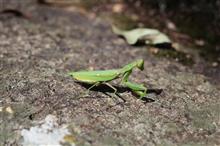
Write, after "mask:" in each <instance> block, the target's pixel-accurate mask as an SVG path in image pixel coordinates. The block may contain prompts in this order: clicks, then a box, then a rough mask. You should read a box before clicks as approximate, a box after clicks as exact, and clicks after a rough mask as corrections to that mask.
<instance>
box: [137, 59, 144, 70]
mask: <svg viewBox="0 0 220 146" xmlns="http://www.w3.org/2000/svg"><path fill="white" fill-rule="evenodd" d="M136 66H137V68H139V69H140V70H143V69H144V60H143V59H139V60H137V61H136Z"/></svg>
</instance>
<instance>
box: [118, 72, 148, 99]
mask: <svg viewBox="0 0 220 146" xmlns="http://www.w3.org/2000/svg"><path fill="white" fill-rule="evenodd" d="M131 72H132V70H131V71H129V72H126V73H125V74H124V77H123V79H122V84H123V85H124V86H126V87H128V88H130V89H131V90H132V91H133V92H134V93H136V94H137V95H139V96H140V98H143V97H144V96H146V94H147V88H146V87H144V85H142V84H136V83H132V82H130V81H128V77H129V75H130V74H131Z"/></svg>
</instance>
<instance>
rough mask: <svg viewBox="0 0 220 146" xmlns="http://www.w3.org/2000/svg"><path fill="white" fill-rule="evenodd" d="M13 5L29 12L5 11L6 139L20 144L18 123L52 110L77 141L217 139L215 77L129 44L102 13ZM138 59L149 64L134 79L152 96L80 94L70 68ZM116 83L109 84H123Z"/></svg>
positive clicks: (1, 94)
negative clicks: (143, 99) (159, 91)
mask: <svg viewBox="0 0 220 146" xmlns="http://www.w3.org/2000/svg"><path fill="white" fill-rule="evenodd" d="M13 6H17V7H19V9H21V10H25V12H26V13H25V14H26V15H25V16H18V15H15V13H14V12H7V13H4V14H0V107H1V112H0V115H1V119H0V122H1V125H0V126H1V127H0V129H1V132H0V141H1V145H13V146H15V145H22V139H23V138H22V136H21V133H20V132H21V130H22V129H28V128H30V127H31V126H33V125H36V123H35V121H39V120H42V119H44V118H45V117H46V116H47V115H49V114H52V115H55V116H56V117H57V118H58V123H59V124H65V125H68V129H69V131H71V135H72V137H74V139H75V140H74V143H75V144H76V145H88V146H89V145H92V146H104V145H112V146H113V145H115V146H122V145H126V146H133V145H146V146H202V145H204V146H214V145H216V146H217V145H220V98H219V97H220V91H219V89H220V86H219V84H213V83H212V81H210V80H214V79H210V78H208V77H206V76H205V75H203V74H199V73H195V72H194V71H193V70H192V69H190V67H189V66H185V65H183V64H181V63H178V62H175V61H173V60H170V59H168V58H157V57H155V56H153V55H152V54H150V53H149V52H148V51H146V49H147V48H146V46H129V45H128V44H127V43H126V42H125V41H124V40H123V39H121V38H119V37H118V36H116V35H115V34H113V32H112V31H111V25H110V24H109V22H107V21H105V20H104V19H102V18H99V17H89V16H87V15H85V14H84V13H82V12H81V11H77V10H76V11H74V12H68V11H64V10H63V9H60V8H56V7H49V6H45V5H36V4H32V3H30V4H29V3H28V2H27V3H25V4H24V3H22V4H21V3H19V4H17V5H13ZM5 7H9V8H10V5H9V6H5ZM5 7H4V8H5ZM1 9H3V7H2V8H1ZM139 58H143V59H144V61H145V65H144V67H145V70H144V71H142V72H140V71H135V72H134V73H133V74H132V76H131V80H132V81H135V82H138V83H144V84H145V85H146V86H147V87H148V88H149V97H151V98H154V100H155V101H141V100H138V99H137V98H136V97H135V96H134V95H133V94H132V93H131V91H129V90H127V89H123V90H122V91H121V92H120V96H121V97H123V98H124V99H125V100H126V101H125V102H124V101H123V100H122V99H121V98H118V99H113V98H111V97H109V96H107V95H106V94H105V92H104V91H102V90H96V91H91V92H90V93H89V96H85V97H83V98H79V97H80V94H81V93H83V92H85V90H86V88H84V87H83V86H82V85H80V84H78V83H76V82H74V80H73V79H72V78H71V77H69V76H68V75H67V73H68V72H69V71H78V70H85V69H113V68H119V67H121V66H123V65H125V64H127V63H130V62H131V61H133V60H135V59H139ZM119 82H120V80H116V81H113V83H112V84H113V85H115V86H116V87H118V88H121V87H120V86H117V85H118V83H119ZM104 88H106V87H104ZM158 89H162V92H161V93H160V94H157V92H156V91H157V90H158ZM104 90H108V89H104ZM109 92H111V91H109ZM8 107H10V109H11V111H10V110H5V109H8Z"/></svg>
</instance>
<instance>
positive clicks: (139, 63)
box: [68, 59, 147, 99]
mask: <svg viewBox="0 0 220 146" xmlns="http://www.w3.org/2000/svg"><path fill="white" fill-rule="evenodd" d="M134 68H138V69H139V70H143V69H144V60H143V59H139V60H136V61H134V62H131V63H129V64H127V65H125V66H124V67H122V68H119V69H112V70H96V71H77V72H69V73H68V74H69V75H70V76H72V77H73V78H74V79H76V80H77V81H80V82H83V83H87V84H91V85H92V86H91V87H89V88H88V91H89V90H90V89H92V88H93V87H95V86H98V85H100V84H105V85H107V86H109V87H110V88H112V89H113V90H114V94H116V93H117V89H116V88H115V87H113V86H112V85H111V84H109V83H108V82H110V81H112V80H115V79H118V78H122V80H121V83H120V84H122V85H123V86H125V87H128V88H129V89H131V91H132V92H134V93H135V94H137V95H138V96H140V99H142V98H143V97H145V96H146V95H147V93H146V92H147V88H146V87H145V86H144V85H143V84H137V83H132V82H130V81H129V80H128V78H129V76H130V74H131V73H132V70H133V69H134Z"/></svg>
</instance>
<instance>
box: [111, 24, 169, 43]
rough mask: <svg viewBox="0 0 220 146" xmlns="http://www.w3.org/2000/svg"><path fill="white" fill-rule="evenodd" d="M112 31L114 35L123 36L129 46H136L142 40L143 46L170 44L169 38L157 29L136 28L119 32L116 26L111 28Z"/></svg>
mask: <svg viewBox="0 0 220 146" xmlns="http://www.w3.org/2000/svg"><path fill="white" fill-rule="evenodd" d="M112 30H113V32H114V33H115V34H117V35H119V36H123V37H124V38H125V39H126V41H127V42H128V44H130V45H134V44H136V43H137V42H138V41H139V40H144V41H145V44H153V45H156V44H163V43H171V41H170V39H169V37H168V36H167V35H165V34H164V33H162V32H160V31H158V30H157V29H150V28H136V29H132V30H121V29H119V28H117V27H116V26H112Z"/></svg>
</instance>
